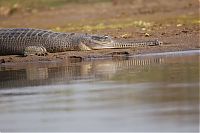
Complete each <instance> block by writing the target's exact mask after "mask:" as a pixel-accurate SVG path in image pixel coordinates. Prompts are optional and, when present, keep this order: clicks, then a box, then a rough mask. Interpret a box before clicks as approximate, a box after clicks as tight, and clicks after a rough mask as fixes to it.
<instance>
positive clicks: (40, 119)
mask: <svg viewBox="0 0 200 133" xmlns="http://www.w3.org/2000/svg"><path fill="white" fill-rule="evenodd" d="M198 62H199V55H198V54H197V55H188V56H186V55H185V56H171V57H166V56H156V57H154V56H147V57H146V56H143V57H140V56H137V57H134V58H132V59H129V60H101V61H91V62H82V63H71V64H59V63H52V64H35V65H33V64H26V65H25V66H20V67H18V68H17V66H15V67H12V66H1V67H0V75H1V77H0V131H190V132H191V131H198V125H199V119H198V115H199V108H198V107H199V75H198V72H199V64H198ZM11 88H12V89H11Z"/></svg>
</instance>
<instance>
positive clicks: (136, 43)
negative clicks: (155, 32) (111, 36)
mask: <svg viewBox="0 0 200 133" xmlns="http://www.w3.org/2000/svg"><path fill="white" fill-rule="evenodd" d="M161 44H162V42H160V41H158V40H152V41H114V43H113V45H114V47H115V48H134V47H139V46H157V45H161Z"/></svg>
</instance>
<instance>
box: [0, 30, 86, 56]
mask: <svg viewBox="0 0 200 133" xmlns="http://www.w3.org/2000/svg"><path fill="white" fill-rule="evenodd" d="M72 36H73V38H72ZM75 36H77V37H75ZM80 36H83V35H82V34H75V33H60V32H53V31H49V30H40V29H29V28H23V29H0V55H6V54H23V52H24V50H25V48H26V47H28V46H44V47H45V48H46V50H47V51H48V52H62V51H67V50H77V49H76V47H78V44H77V43H76V41H77V40H76V39H75V38H79V37H80ZM76 45H77V46H76Z"/></svg>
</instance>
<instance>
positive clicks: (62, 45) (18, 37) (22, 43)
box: [0, 28, 162, 56]
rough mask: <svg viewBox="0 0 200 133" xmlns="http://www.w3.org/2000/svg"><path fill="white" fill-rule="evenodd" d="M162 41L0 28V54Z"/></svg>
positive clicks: (149, 43)
mask: <svg viewBox="0 0 200 133" xmlns="http://www.w3.org/2000/svg"><path fill="white" fill-rule="evenodd" d="M160 44H162V42H160V41H158V40H150V41H119V40H116V39H114V38H112V37H111V36H107V35H90V34H84V33H62V32H53V31H50V30H42V29H32V28H3V29H0V55H11V54H18V55H25V56H27V55H34V54H36V55H45V54H46V53H47V52H54V53H55V52H64V51H70V50H77V51H79V50H96V49H111V48H132V47H138V46H156V45H160Z"/></svg>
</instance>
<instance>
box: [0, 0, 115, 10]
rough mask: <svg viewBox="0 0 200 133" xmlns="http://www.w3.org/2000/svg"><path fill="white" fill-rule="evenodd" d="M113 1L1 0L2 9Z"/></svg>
mask: <svg viewBox="0 0 200 133" xmlns="http://www.w3.org/2000/svg"><path fill="white" fill-rule="evenodd" d="M109 1H111V0H0V7H1V6H6V7H13V6H14V5H16V4H17V5H19V6H20V7H21V8H32V9H33V8H34V9H35V8H36V9H45V8H51V7H60V6H63V5H65V4H68V3H78V4H80V3H81V4H83V3H95V2H109Z"/></svg>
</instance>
